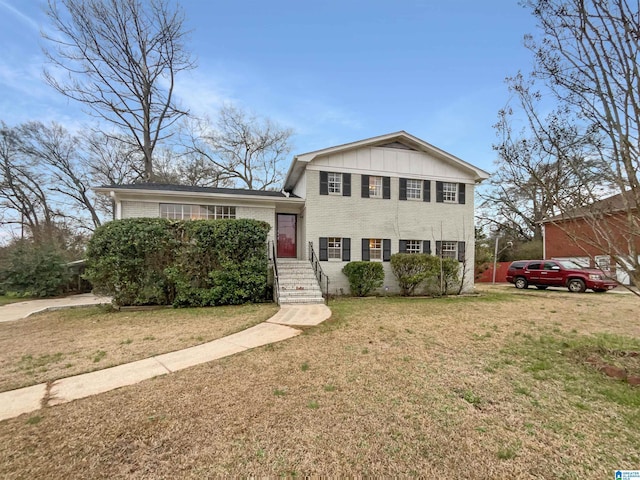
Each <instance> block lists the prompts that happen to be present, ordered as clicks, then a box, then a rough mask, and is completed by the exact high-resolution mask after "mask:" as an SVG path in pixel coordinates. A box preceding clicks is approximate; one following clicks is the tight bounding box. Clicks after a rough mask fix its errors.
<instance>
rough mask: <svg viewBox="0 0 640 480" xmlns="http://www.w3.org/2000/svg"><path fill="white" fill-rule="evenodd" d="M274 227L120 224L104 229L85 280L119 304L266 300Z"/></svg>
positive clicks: (93, 245) (91, 250)
mask: <svg viewBox="0 0 640 480" xmlns="http://www.w3.org/2000/svg"><path fill="white" fill-rule="evenodd" d="M269 228H270V227H269V224H267V223H266V222H260V221H257V220H249V219H242V220H187V221H170V220H167V219H161V218H135V219H125V220H115V221H113V222H109V223H107V224H105V225H103V226H102V227H100V228H98V229H97V230H96V232H95V234H94V236H93V238H92V239H91V240H90V242H89V246H88V249H87V270H86V274H85V276H86V277H87V278H88V279H89V280H90V281H91V282H92V283H93V285H94V289H96V290H97V291H100V292H101V293H105V294H108V295H112V296H113V297H114V300H115V302H116V303H117V304H118V305H153V304H156V305H171V304H173V305H174V306H185V307H186V306H205V305H228V304H240V303H247V302H260V301H264V300H265V299H266V298H267V297H266V296H267V267H268V261H267V249H266V240H267V234H268V232H269Z"/></svg>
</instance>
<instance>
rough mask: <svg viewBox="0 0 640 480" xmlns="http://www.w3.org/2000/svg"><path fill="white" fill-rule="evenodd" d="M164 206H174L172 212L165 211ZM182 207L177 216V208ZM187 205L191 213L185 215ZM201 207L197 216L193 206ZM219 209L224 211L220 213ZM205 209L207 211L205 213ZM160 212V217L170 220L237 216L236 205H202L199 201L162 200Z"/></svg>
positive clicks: (215, 218)
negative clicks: (174, 201) (172, 201)
mask: <svg viewBox="0 0 640 480" xmlns="http://www.w3.org/2000/svg"><path fill="white" fill-rule="evenodd" d="M164 207H172V210H173V211H172V212H171V214H169V212H168V211H167V212H163V208H164ZM178 207H179V209H180V216H179V217H178V216H177V209H178ZM185 207H189V214H188V215H185ZM194 207H197V208H198V209H199V211H198V214H197V216H194V214H193V208H194ZM218 209H222V213H221V214H218ZM203 211H204V212H206V213H205V214H204V215H203ZM158 213H159V216H160V218H167V219H169V220H223V219H235V218H237V212H236V207H235V206H232V205H200V204H197V203H170V202H162V203H159V204H158Z"/></svg>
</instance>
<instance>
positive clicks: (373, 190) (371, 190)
mask: <svg viewBox="0 0 640 480" xmlns="http://www.w3.org/2000/svg"><path fill="white" fill-rule="evenodd" d="M377 180H380V184H379V185H377V184H372V183H373V182H374V181H376V183H377ZM372 187H373V188H372ZM378 189H379V190H378ZM378 191H379V193H378ZM383 197H384V177H381V176H380V175H369V198H383Z"/></svg>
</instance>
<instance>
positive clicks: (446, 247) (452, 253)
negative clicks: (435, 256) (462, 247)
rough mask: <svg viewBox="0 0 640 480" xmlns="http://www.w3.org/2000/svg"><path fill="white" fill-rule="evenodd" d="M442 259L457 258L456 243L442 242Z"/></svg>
mask: <svg viewBox="0 0 640 480" xmlns="http://www.w3.org/2000/svg"><path fill="white" fill-rule="evenodd" d="M440 255H442V258H458V242H442V248H441V250H440Z"/></svg>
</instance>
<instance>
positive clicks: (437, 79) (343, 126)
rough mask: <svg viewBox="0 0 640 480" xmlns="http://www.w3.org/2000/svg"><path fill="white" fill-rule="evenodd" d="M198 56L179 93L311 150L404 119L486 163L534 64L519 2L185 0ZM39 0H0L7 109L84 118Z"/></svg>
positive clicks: (76, 124)
mask: <svg viewBox="0 0 640 480" xmlns="http://www.w3.org/2000/svg"><path fill="white" fill-rule="evenodd" d="M181 3H182V6H183V8H184V10H185V13H186V17H187V26H188V27H189V28H190V29H191V30H192V33H191V34H190V39H189V43H188V48H189V49H190V50H191V51H192V53H193V55H194V57H195V58H196V60H197V65H198V67H197V68H196V69H195V70H193V71H191V72H187V73H185V74H183V75H182V76H181V77H179V78H178V82H179V85H178V89H177V94H178V96H179V99H180V101H181V103H182V105H184V106H186V107H188V108H189V109H190V110H191V111H192V112H194V113H195V114H198V115H201V114H207V115H209V116H211V117H214V116H215V113H216V110H217V108H218V107H219V106H220V105H221V103H222V102H227V101H228V102H234V103H236V104H238V105H240V106H242V107H243V108H246V109H248V110H251V111H253V112H254V113H256V114H259V115H263V116H268V117H270V118H271V119H273V120H275V121H277V122H278V123H280V124H281V125H283V126H287V127H291V128H293V129H294V130H295V132H296V135H295V136H294V137H293V152H295V153H304V152H308V151H312V150H316V149H319V148H324V147H329V146H333V145H338V144H341V143H346V142H351V141H355V140H360V139H363V138H368V137H372V136H376V135H381V134H384V133H389V132H393V131H397V130H406V131H408V132H409V133H411V134H413V135H416V136H418V137H420V138H422V139H424V140H425V141H427V142H429V143H431V144H433V145H435V146H437V147H439V148H442V149H444V150H446V151H448V152H450V153H452V154H454V155H456V156H458V157H460V158H462V159H463V160H465V161H468V162H470V163H473V164H475V165H477V166H479V167H481V168H484V169H486V170H489V171H491V170H492V169H493V165H492V162H493V159H494V157H495V156H494V153H493V151H492V149H491V145H492V143H493V142H494V141H495V139H496V136H495V133H494V131H493V128H492V125H493V124H494V123H495V121H496V119H497V112H498V110H499V109H500V108H502V107H504V105H505V104H506V102H507V101H508V97H509V94H508V91H507V88H506V85H505V84H504V78H505V77H506V76H508V75H513V74H515V73H517V72H518V70H522V71H525V72H526V71H529V70H530V68H531V65H532V56H531V53H530V52H529V51H528V50H526V49H525V48H524V46H523V41H522V39H523V36H524V34H526V33H534V31H535V23H534V20H533V18H532V17H531V15H530V14H529V12H528V11H526V10H525V9H523V8H522V7H520V6H518V4H517V1H516V0H513V1H511V0H487V1H484V2H479V1H477V0H449V1H442V0H397V1H394V2H392V1H389V0H387V1H385V2H383V1H378V0H367V1H365V0H358V1H352V0H343V1H335V0H326V1H316V2H301V1H295V2H294V1H285V0H270V1H257V0H256V1H246V0H233V1H231V0H228V1H222V2H221V1H205V0H202V1H198V0H183V1H182V2H181ZM42 28H47V24H46V17H45V15H44V13H43V11H42V2H40V1H36V0H0V45H1V49H0V52H1V53H0V120H3V121H5V122H6V123H8V124H10V125H14V124H17V123H20V122H24V121H28V120H42V121H50V120H55V121H57V122H59V123H61V124H63V125H66V126H68V127H69V128H72V129H74V128H80V127H81V125H82V124H84V123H87V122H89V121H90V118H89V117H88V116H86V115H85V114H84V113H83V112H82V110H81V108H80V107H79V106H78V105H76V104H74V103H70V102H69V101H68V100H67V99H66V98H64V97H62V96H61V95H60V94H58V93H56V92H55V91H54V90H53V89H52V88H51V87H49V86H48V85H46V84H45V83H44V81H43V80H42V68H43V65H44V64H43V62H44V57H43V54H42V52H41V44H42V40H41V39H40V30H41V29H42Z"/></svg>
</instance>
